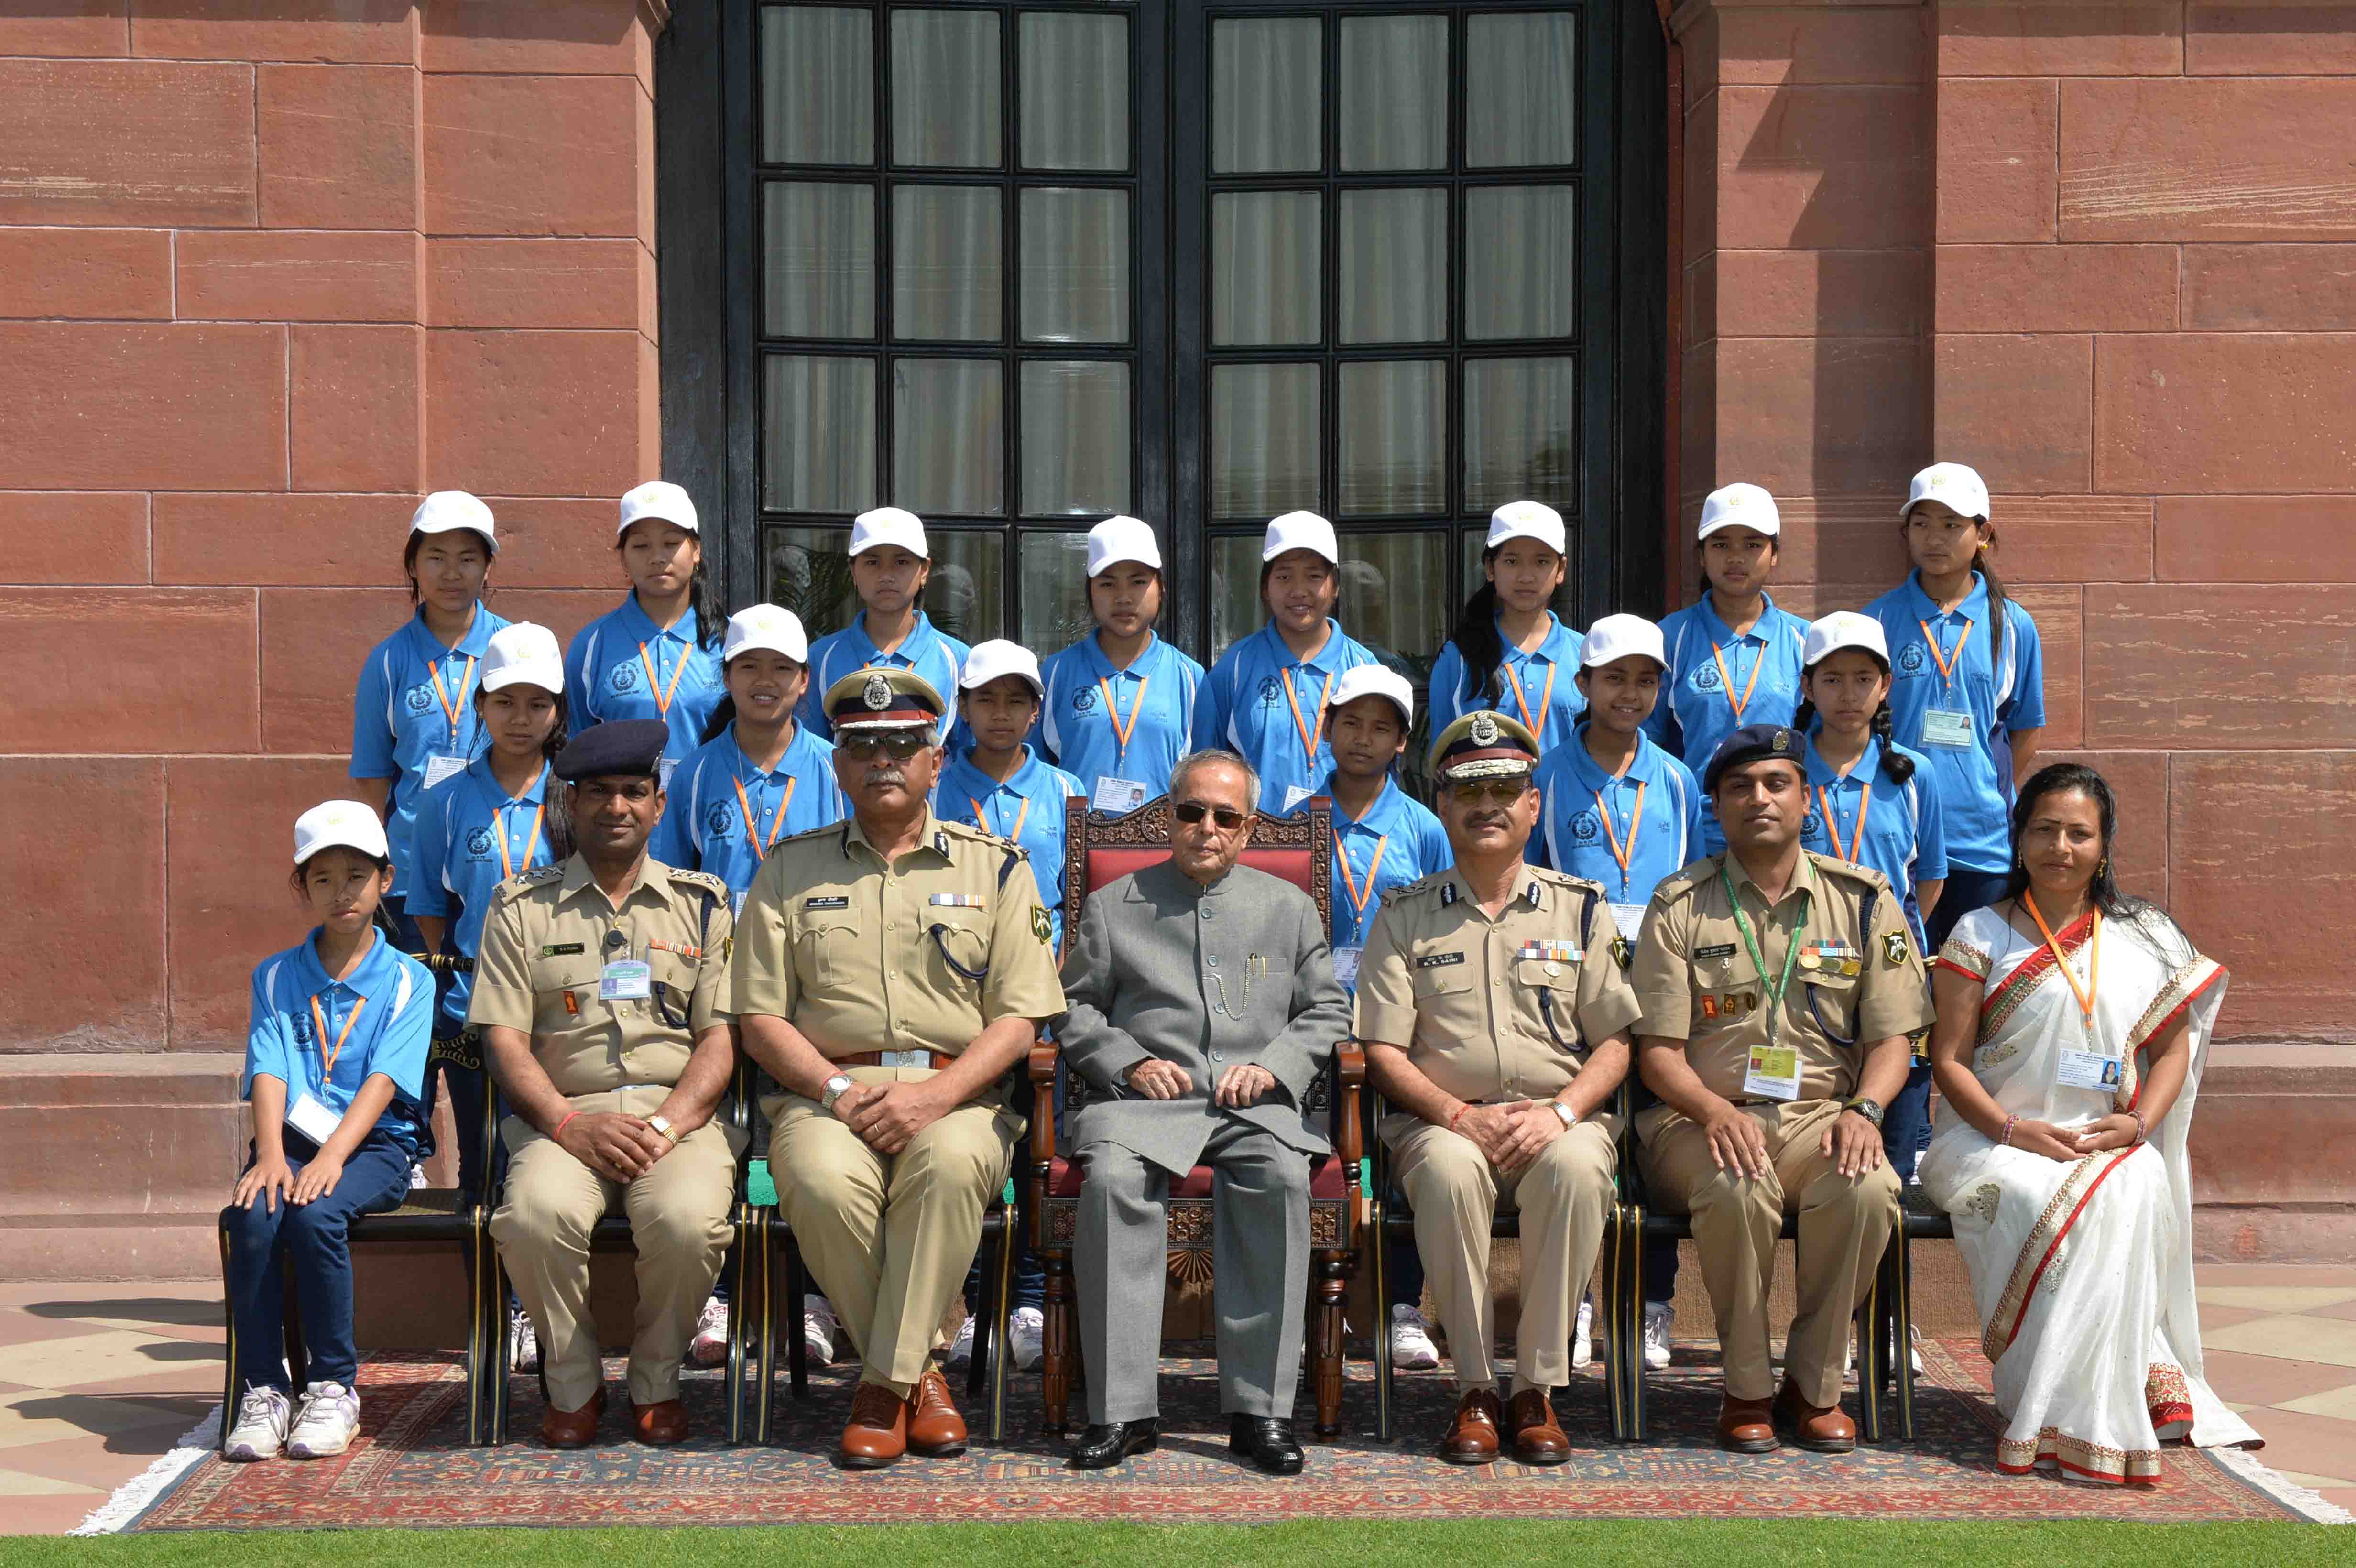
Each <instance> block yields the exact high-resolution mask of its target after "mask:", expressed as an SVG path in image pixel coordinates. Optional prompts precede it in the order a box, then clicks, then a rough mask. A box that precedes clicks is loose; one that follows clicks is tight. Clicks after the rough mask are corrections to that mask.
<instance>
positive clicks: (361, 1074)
mask: <svg viewBox="0 0 2356 1568" xmlns="http://www.w3.org/2000/svg"><path fill="white" fill-rule="evenodd" d="M319 929H320V928H317V927H314V928H313V930H312V932H311V934H310V935H309V936H307V937H305V938H304V939H303V941H302V942H300V943H298V944H296V945H295V946H293V947H290V948H288V949H287V950H286V951H285V952H284V953H275V954H273V955H271V956H269V957H268V958H265V959H263V960H262V963H261V964H260V965H256V966H255V968H254V971H253V1015H252V1023H251V1024H250V1025H249V1026H248V1027H247V1029H246V1037H245V1072H244V1073H243V1075H242V1076H241V1078H240V1080H239V1083H238V1094H239V1096H240V1097H241V1098H242V1099H249V1100H250V1099H252V1097H253V1081H254V1079H256V1078H258V1077H260V1076H262V1074H264V1073H267V1074H268V1075H270V1076H271V1077H273V1078H275V1079H277V1080H278V1081H279V1082H280V1083H284V1084H285V1085H286V1104H288V1106H290V1107H291V1106H293V1104H295V1101H296V1100H297V1099H299V1098H301V1097H302V1096H303V1094H305V1093H309V1094H310V1095H311V1097H312V1098H313V1099H315V1100H317V1101H319V1102H320V1103H321V1104H324V1105H326V1106H327V1109H329V1110H330V1111H333V1112H334V1113H335V1114H336V1115H338V1116H341V1115H343V1114H344V1113H345V1112H347V1111H348V1110H350V1109H351V1106H352V1100H353V1098H354V1097H355V1096H356V1095H358V1094H359V1092H360V1085H361V1084H363V1083H367V1082H368V1080H369V1076H370V1075H371V1074H373V1073H378V1072H381V1073H383V1074H384V1075H385V1076H386V1077H388V1078H390V1079H391V1080H392V1087H393V1097H392V1103H391V1104H390V1105H387V1106H386V1107H385V1109H384V1115H381V1116H380V1117H378V1118H377V1124H376V1125H377V1130H378V1131H379V1132H383V1133H389V1134H391V1136H393V1137H394V1138H395V1139H396V1140H397V1141H399V1142H400V1143H402V1145H403V1146H404V1147H407V1148H408V1150H409V1151H410V1153H411V1154H412V1156H414V1155H415V1153H416V1151H417V1146H418V1139H419V1134H420V1131H421V1127H422V1120H423V1117H422V1111H421V1107H420V1105H419V1100H420V1098H421V1097H422V1096H423V1093H424V1092H425V1053H426V1050H427V1048H428V1047H429V1046H430V1045H431V1044H432V1042H433V1035H434V1029H433V1017H434V976H431V975H429V974H427V973H426V972H425V965H423V964H420V963H419V962H417V960H416V959H414V958H412V957H411V956H409V955H407V954H406V953H402V952H397V951H395V949H394V948H393V945H392V944H391V943H390V942H388V941H386V940H385V936H384V933H382V932H381V931H380V932H376V933H373V936H372V940H370V942H369V950H368V952H367V954H366V955H364V956H362V958H361V959H360V962H359V968H357V969H355V970H353V971H352V977H351V978H350V979H348V980H330V979H328V978H327V970H326V969H324V968H322V967H321V966H320V965H319V949H318V947H317V945H316V944H317V942H318V939H319ZM315 999H316V1001H317V1003H318V1014H317V1016H316V1018H315V1017H314V1016H313V1014H312V1010H311V1007H312V1003H313V1001H314V1000H315ZM356 1008H357V1009H358V1010H359V1017H358V1018H355V1017H353V1012H354V1009H356ZM322 1022H324V1023H325V1024H326V1026H327V1039H326V1040H324V1041H323V1040H320V1038H319V1025H320V1024H321V1023H322ZM347 1027H348V1029H349V1032H348V1033H347V1032H346V1029H347ZM338 1039H340V1040H342V1041H343V1044H342V1045H341V1047H338V1046H337V1043H336V1042H337V1040H338ZM330 1057H332V1058H333V1064H332V1071H330V1062H329V1058H330Z"/></svg>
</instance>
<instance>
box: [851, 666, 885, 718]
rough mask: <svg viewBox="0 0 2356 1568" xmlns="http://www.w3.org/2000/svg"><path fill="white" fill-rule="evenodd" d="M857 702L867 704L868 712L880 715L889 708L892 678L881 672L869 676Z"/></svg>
mask: <svg viewBox="0 0 2356 1568" xmlns="http://www.w3.org/2000/svg"><path fill="white" fill-rule="evenodd" d="M859 700H861V701H862V702H864V703H865V704H867V707H868V710H869V711H871V712H874V713H881V712H883V710H884V709H886V708H889V707H891V706H892V677H890V676H888V675H885V674H883V672H882V671H881V670H878V671H877V672H876V673H875V674H873V675H871V676H869V677H867V685H866V687H865V688H863V689H862V690H861V692H860V694H859Z"/></svg>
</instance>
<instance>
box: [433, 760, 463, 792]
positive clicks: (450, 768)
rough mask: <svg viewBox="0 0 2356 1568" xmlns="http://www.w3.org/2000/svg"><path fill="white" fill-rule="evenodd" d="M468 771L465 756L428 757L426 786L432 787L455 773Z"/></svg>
mask: <svg viewBox="0 0 2356 1568" xmlns="http://www.w3.org/2000/svg"><path fill="white" fill-rule="evenodd" d="M465 772H466V758H464V757H428V758H426V759H425V787H426V788H427V789H432V788H433V787H434V785H435V784H440V783H441V782H442V781H443V780H444V779H446V778H448V777H449V776H450V775H451V774H453V773H465Z"/></svg>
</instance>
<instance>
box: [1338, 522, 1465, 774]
mask: <svg viewBox="0 0 2356 1568" xmlns="http://www.w3.org/2000/svg"><path fill="white" fill-rule="evenodd" d="M1341 544H1342V602H1341V603H1340V605H1339V606H1338V607H1337V608H1336V609H1335V611H1334V617H1335V619H1337V620H1339V621H1340V622H1341V623H1342V624H1343V625H1344V626H1345V627H1347V628H1348V629H1349V633H1350V635H1352V636H1354V637H1355V638H1357V640H1358V641H1359V642H1361V643H1364V644H1365V645H1366V648H1367V651H1369V652H1370V653H1372V654H1373V655H1374V656H1376V658H1378V659H1380V660H1382V662H1383V663H1385V664H1387V665H1388V666H1389V667H1391V668H1393V669H1395V670H1397V671H1398V673H1399V674H1401V675H1403V676H1405V677H1408V685H1410V686H1412V687H1413V688H1415V689H1416V691H1417V693H1418V694H1419V695H1420V694H1421V693H1422V692H1423V691H1424V690H1425V689H1426V688H1427V686H1428V684H1429V677H1430V674H1431V661H1432V657H1433V656H1434V655H1436V654H1438V653H1439V652H1440V644H1441V643H1443V642H1445V641H1446V640H1447V638H1448V624H1449V620H1450V611H1451V609H1452V608H1453V607H1452V606H1451V604H1450V603H1448V530H1447V529H1445V528H1418V529H1416V530H1414V531H1412V532H1408V531H1401V532H1397V533H1353V532H1348V531H1344V533H1343V534H1342V535H1341ZM1423 707H1424V705H1423V704H1422V703H1421V702H1420V701H1419V702H1418V703H1417V704H1416V716H1415V717H1416V723H1417V724H1418V726H1419V728H1418V729H1417V730H1416V731H1415V739H1414V741H1413V742H1412V743H1410V744H1409V746H1408V755H1409V756H1411V757H1420V756H1421V755H1422V754H1423V752H1424V746H1423V744H1422V736H1423V733H1424V731H1423V730H1422V729H1421V728H1420V726H1421V725H1422V724H1423V721H1424V718H1423Z"/></svg>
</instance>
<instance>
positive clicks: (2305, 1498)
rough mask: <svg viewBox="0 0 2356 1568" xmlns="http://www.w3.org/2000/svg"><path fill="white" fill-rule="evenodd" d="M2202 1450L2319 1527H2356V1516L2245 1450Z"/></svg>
mask: <svg viewBox="0 0 2356 1568" xmlns="http://www.w3.org/2000/svg"><path fill="white" fill-rule="evenodd" d="M2202 1451H2203V1452H2204V1453H2206V1454H2207V1455H2208V1456H2210V1457H2211V1458H2212V1459H2214V1460H2216V1461H2217V1463H2218V1464H2220V1465H2222V1466H2223V1467H2225V1468H2226V1469H2228V1470H2231V1471H2233V1474H2235V1475H2237V1476H2239V1477H2242V1479H2244V1480H2245V1481H2247V1482H2249V1483H2250V1485H2252V1486H2254V1487H2255V1488H2258V1490H2260V1491H2262V1492H2264V1493H2265V1494H2266V1496H2268V1497H2270V1498H2272V1499H2275V1501H2276V1502H2278V1503H2280V1504H2282V1505H2283V1506H2284V1507H2285V1508H2286V1509H2290V1510H2291V1511H2292V1512H2294V1513H2296V1514H2298V1515H2300V1516H2301V1517H2303V1518H2305V1519H2307V1520H2310V1521H2312V1522H2314V1523H2316V1524H2356V1515H2351V1513H2349V1511H2348V1510H2347V1509H2344V1508H2341V1507H2340V1505H2339V1504H2337V1503H2329V1502H2326V1501H2324V1500H2323V1498H2322V1496H2321V1495H2320V1494H2319V1493H2318V1492H2316V1491H2314V1490H2312V1489H2310V1488H2307V1487H2302V1486H2300V1485H2299V1484H2298V1483H2297V1482H2296V1481H2294V1480H2292V1479H2290V1478H2289V1477H2286V1476H2285V1475H2284V1474H2283V1473H2282V1472H2281V1471H2279V1470H2277V1469H2276V1468H2275V1467H2273V1466H2271V1465H2269V1464H2267V1463H2266V1462H2265V1460H2263V1459H2261V1458H2259V1457H2258V1456H2256V1455H2255V1454H2253V1453H2252V1452H2250V1451H2249V1450H2248V1449H2246V1448H2209V1449H2204V1450H2202Z"/></svg>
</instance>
